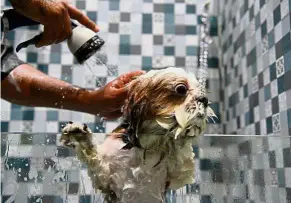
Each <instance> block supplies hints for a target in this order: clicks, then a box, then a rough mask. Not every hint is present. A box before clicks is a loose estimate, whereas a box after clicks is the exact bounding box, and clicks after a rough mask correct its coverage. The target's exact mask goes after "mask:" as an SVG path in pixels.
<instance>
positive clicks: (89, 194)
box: [1, 133, 291, 203]
mask: <svg viewBox="0 0 291 203" xmlns="http://www.w3.org/2000/svg"><path fill="white" fill-rule="evenodd" d="M95 136H97V137H99V140H100V142H102V140H103V139H104V134H95ZM59 137H60V135H59V134H16V133H6V134H2V137H1V138H2V142H1V156H2V177H1V183H2V200H3V201H2V202H13V200H14V201H15V202H16V203H18V202H21V203H26V202H27V203H32V202H44V203H49V202H54V203H55V202H58V203H61V202H70V203H75V202H76V203H77V202H82V203H87V202H88V203H92V202H94V203H97V202H100V203H101V202H103V199H102V196H101V195H100V194H94V193H93V189H92V186H91V182H90V179H89V177H88V175H87V172H86V166H82V165H81V164H80V162H79V161H78V160H77V158H76V157H75V153H74V152H73V151H72V150H71V149H69V148H66V147H63V146H62V145H61V144H60V143H59V141H58V139H59ZM290 142H291V137H283V136H282V137H280V136H269V137H268V136H224V135H220V136H215V135H205V136H203V137H200V138H199V140H198V144H197V145H195V146H193V150H194V152H195V154H196V157H195V160H196V182H195V183H193V184H191V185H186V186H185V187H184V188H182V189H179V190H177V191H169V192H168V194H167V197H168V202H172V203H174V202H175V203H178V202H181V203H184V202H191V203H192V202H193V203H198V202H199V203H200V202H201V203H210V202H213V203H225V202H226V203H233V202H239V203H241V202H242V203H243V202H266V203H281V202H284V203H288V202H291V158H290V157H291V148H290Z"/></svg>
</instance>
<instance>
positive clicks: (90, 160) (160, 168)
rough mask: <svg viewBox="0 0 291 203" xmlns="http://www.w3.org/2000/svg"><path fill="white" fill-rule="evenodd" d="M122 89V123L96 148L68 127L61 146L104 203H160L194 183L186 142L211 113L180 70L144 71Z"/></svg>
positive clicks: (89, 137)
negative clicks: (125, 92)
mask: <svg viewBox="0 0 291 203" xmlns="http://www.w3.org/2000/svg"><path fill="white" fill-rule="evenodd" d="M128 90H129V91H128V92H129V93H128V97H127V100H126V104H125V106H124V108H123V121H122V123H121V124H120V125H119V126H118V127H117V128H116V129H115V130H114V131H113V132H112V133H110V134H108V135H107V137H106V139H105V140H104V142H103V143H102V144H101V145H98V144H96V142H95V141H94V136H93V134H92V133H91V130H90V129H89V128H88V127H87V126H86V125H78V124H75V123H72V122H70V123H69V124H67V125H66V126H65V127H64V128H63V131H62V137H61V141H62V142H63V143H64V145H66V146H71V147H74V148H75V151H76V153H77V156H78V158H79V159H80V161H81V162H83V163H84V164H86V165H87V167H88V174H89V176H90V177H91V180H92V184H93V187H94V189H96V191H97V190H101V192H102V193H104V194H105V200H106V201H107V202H122V203H132V202H138V203H145V202H151V203H161V202H165V199H164V193H165V191H166V190H167V189H178V188H181V187H183V186H184V185H185V184H192V183H193V182H194V172H195V171H194V167H195V163H194V156H195V155H194V153H193V150H192V143H193V141H194V140H195V139H196V137H197V136H199V135H201V134H202V133H203V132H204V130H205V128H206V124H207V119H208V118H211V117H213V116H215V114H214V112H213V110H212V109H211V108H210V106H209V102H208V99H207V97H206V96H205V95H204V94H202V90H201V88H199V85H198V81H197V79H196V77H195V75H194V74H191V73H187V72H186V71H184V70H183V69H180V68H172V67H171V68H166V69H162V70H152V71H149V72H148V73H147V74H144V75H142V76H139V77H138V78H137V79H135V80H133V81H132V82H131V83H130V84H129V85H128Z"/></svg>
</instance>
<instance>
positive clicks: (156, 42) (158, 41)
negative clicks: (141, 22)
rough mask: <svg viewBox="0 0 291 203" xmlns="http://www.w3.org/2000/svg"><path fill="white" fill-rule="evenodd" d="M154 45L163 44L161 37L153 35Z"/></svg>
mask: <svg viewBox="0 0 291 203" xmlns="http://www.w3.org/2000/svg"><path fill="white" fill-rule="evenodd" d="M154 44H163V36H162V35H154Z"/></svg>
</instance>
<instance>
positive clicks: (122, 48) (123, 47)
mask: <svg viewBox="0 0 291 203" xmlns="http://www.w3.org/2000/svg"><path fill="white" fill-rule="evenodd" d="M119 54H120V55H130V45H128V44H120V45H119Z"/></svg>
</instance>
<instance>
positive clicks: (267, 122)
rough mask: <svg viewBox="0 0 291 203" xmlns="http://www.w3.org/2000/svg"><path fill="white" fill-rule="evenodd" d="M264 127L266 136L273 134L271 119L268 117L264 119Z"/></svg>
mask: <svg viewBox="0 0 291 203" xmlns="http://www.w3.org/2000/svg"><path fill="white" fill-rule="evenodd" d="M266 127H267V134H270V133H272V132H273V125H272V117H268V118H267V119H266Z"/></svg>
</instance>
